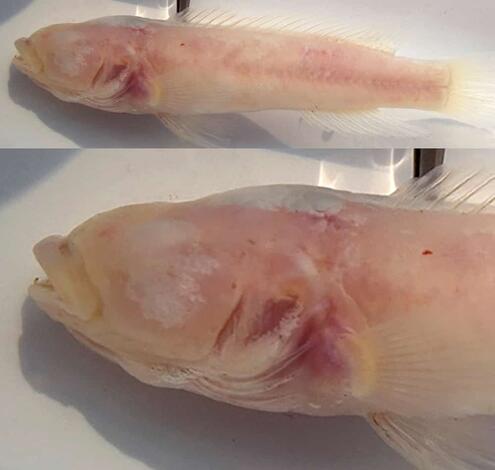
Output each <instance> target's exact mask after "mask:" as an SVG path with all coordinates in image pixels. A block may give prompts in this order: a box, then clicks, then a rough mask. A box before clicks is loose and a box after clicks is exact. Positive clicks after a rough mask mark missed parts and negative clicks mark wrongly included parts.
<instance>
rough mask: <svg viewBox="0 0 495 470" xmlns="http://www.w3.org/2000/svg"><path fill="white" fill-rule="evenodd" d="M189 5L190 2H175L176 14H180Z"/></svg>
mask: <svg viewBox="0 0 495 470" xmlns="http://www.w3.org/2000/svg"><path fill="white" fill-rule="evenodd" d="M190 3H191V0H177V13H180V12H181V11H183V10H185V9H186V8H189V4H190Z"/></svg>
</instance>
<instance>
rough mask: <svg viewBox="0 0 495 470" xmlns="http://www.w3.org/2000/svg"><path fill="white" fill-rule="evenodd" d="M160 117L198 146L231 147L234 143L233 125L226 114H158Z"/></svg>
mask: <svg viewBox="0 0 495 470" xmlns="http://www.w3.org/2000/svg"><path fill="white" fill-rule="evenodd" d="M158 118H159V119H160V121H162V123H163V124H164V125H165V127H166V128H167V129H169V130H170V131H171V132H173V133H174V134H175V135H177V136H178V137H180V138H181V139H183V140H185V141H187V142H190V143H192V144H194V145H197V146H198V147H207V148H209V147H211V148H221V147H230V145H231V143H232V134H233V132H232V129H231V127H232V126H231V123H230V122H229V120H228V119H226V118H225V116H224V115H218V114H191V115H175V114H158Z"/></svg>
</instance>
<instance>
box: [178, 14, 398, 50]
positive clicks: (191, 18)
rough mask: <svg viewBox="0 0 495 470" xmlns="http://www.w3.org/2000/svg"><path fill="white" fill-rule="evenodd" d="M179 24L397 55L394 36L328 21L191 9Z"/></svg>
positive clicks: (183, 15)
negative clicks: (309, 38) (326, 41)
mask: <svg viewBox="0 0 495 470" xmlns="http://www.w3.org/2000/svg"><path fill="white" fill-rule="evenodd" d="M175 21H177V22H182V23H184V24H187V25H196V26H203V27H210V28H218V27H222V28H244V29H252V30H258V31H278V32H286V33H300V34H308V35H313V36H319V37H329V38H330V37H333V38H336V39H340V40H342V41H349V42H353V43H355V44H361V45H363V46H366V47H370V48H373V49H379V50H382V51H384V52H389V53H393V52H395V46H394V45H393V40H392V39H391V36H392V35H390V36H387V35H384V34H381V33H378V32H377V31H374V30H372V29H370V28H368V27H364V26H358V25H343V24H339V23H335V22H331V21H326V20H311V19H309V18H301V17H297V16H251V17H241V16H238V15H237V14H235V13H231V12H226V11H222V10H219V9H212V10H192V9H187V10H184V11H183V12H181V13H179V14H178V15H177V16H176V18H175Z"/></svg>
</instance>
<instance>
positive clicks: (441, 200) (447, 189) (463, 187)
mask: <svg viewBox="0 0 495 470" xmlns="http://www.w3.org/2000/svg"><path fill="white" fill-rule="evenodd" d="M390 200H391V204H392V206H393V207H398V208H404V209H415V210H453V211H456V212H461V213H489V212H494V211H495V173H492V172H490V171H487V170H484V169H477V170H473V169H468V168H446V167H444V166H439V167H437V168H435V169H433V170H431V171H430V172H428V173H427V174H426V175H425V176H423V177H421V178H419V179H414V180H412V181H410V182H409V183H407V184H406V185H404V186H402V187H401V188H399V189H398V190H397V191H396V192H395V193H394V194H393V195H392V196H391V199H390Z"/></svg>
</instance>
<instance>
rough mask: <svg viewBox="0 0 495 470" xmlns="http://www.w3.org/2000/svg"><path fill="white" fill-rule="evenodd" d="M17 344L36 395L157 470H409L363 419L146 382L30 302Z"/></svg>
mask: <svg viewBox="0 0 495 470" xmlns="http://www.w3.org/2000/svg"><path fill="white" fill-rule="evenodd" d="M18 346H19V356H20V363H21V368H22V372H23V375H24V377H25V378H26V380H27V381H28V383H29V384H30V385H31V386H32V387H33V388H34V389H35V390H36V391H37V392H39V393H42V394H45V395H47V396H49V397H51V398H52V399H53V400H56V401H58V402H60V403H61V404H62V405H64V406H71V407H74V408H76V409H77V410H78V411H79V412H81V413H82V414H83V415H84V417H85V418H86V420H87V421H88V423H89V424H90V425H91V426H92V427H93V428H94V429H95V431H96V432H97V433H99V435H101V436H102V437H103V438H104V439H106V440H107V441H108V442H109V443H111V444H112V445H113V446H115V447H116V448H118V449H119V450H120V451H121V452H123V453H124V454H126V455H128V456H129V457H131V458H133V459H136V460H138V461H140V462H142V463H144V464H145V465H147V466H148V467H150V468H151V469H156V470H158V469H160V470H162V469H164V468H170V469H174V470H180V469H184V470H186V469H187V470H190V469H195V468H203V469H215V470H222V469H225V470H227V469H232V468H236V469H252V468H256V469H259V470H265V469H266V470H268V469H270V470H277V469H280V470H282V469H284V470H291V469H292V470H295V469H302V468H311V469H313V470H317V469H322V470H323V469H325V470H326V469H328V468H332V470H344V469H345V470H348V469H353V470H365V469H366V470H368V469H370V468H380V469H394V470H406V469H410V468H411V467H409V466H408V465H407V464H406V463H404V462H403V461H402V460H401V458H400V457H399V456H397V455H396V454H395V453H394V452H393V451H392V450H390V449H388V448H387V447H386V446H385V444H383V443H382V442H381V441H380V440H379V438H378V437H377V436H376V435H375V434H374V432H373V431H372V430H371V428H369V427H368V426H367V424H366V423H365V422H364V420H362V419H359V418H351V417H342V418H311V417H305V416H290V415H287V414H270V413H261V412H255V411H250V410H244V409H241V408H235V407H232V406H228V405H224V404H221V403H217V402H214V401H212V400H207V399H204V398H202V397H199V396H195V395H193V394H189V393H186V392H180V391H176V390H166V389H159V388H153V387H150V386H146V385H143V384H141V383H139V382H137V381H136V380H134V379H133V378H132V377H130V376H128V375H127V374H125V373H124V372H123V371H122V370H120V369H119V368H118V367H117V366H115V365H113V364H110V363H108V362H106V361H105V360H103V359H101V358H99V357H98V356H96V355H95V354H93V353H92V352H90V351H88V350H86V349H85V348H84V347H83V346H81V345H79V344H78V343H77V342H76V341H75V340H73V339H72V338H71V337H70V335H69V334H68V333H67V332H66V331H65V329H64V328H63V327H62V326H61V325H58V324H55V323H54V322H52V321H51V320H50V319H48V317H46V316H45V315H44V314H42V313H41V312H40V311H39V310H38V308H37V307H36V306H35V305H34V303H33V302H32V301H31V300H29V299H27V300H26V301H25V303H24V305H23V310H22V336H21V337H20V339H19V345H18ZM57 445H60V446H63V442H61V443H57Z"/></svg>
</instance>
